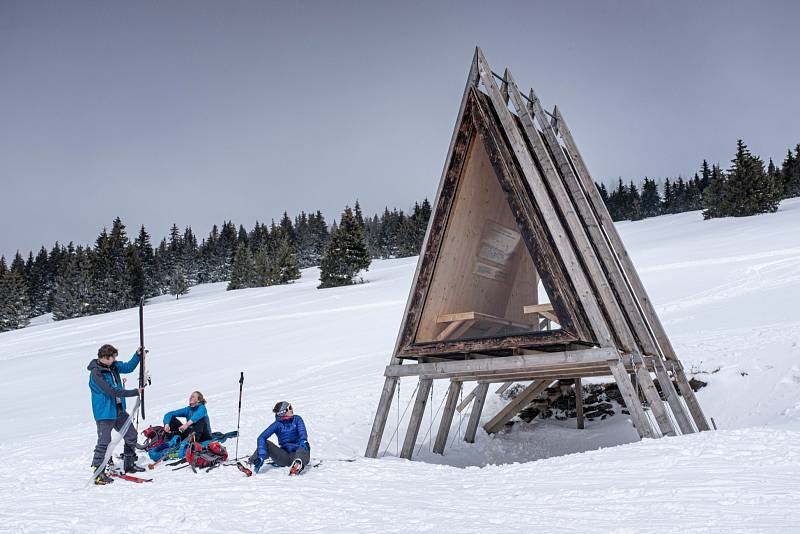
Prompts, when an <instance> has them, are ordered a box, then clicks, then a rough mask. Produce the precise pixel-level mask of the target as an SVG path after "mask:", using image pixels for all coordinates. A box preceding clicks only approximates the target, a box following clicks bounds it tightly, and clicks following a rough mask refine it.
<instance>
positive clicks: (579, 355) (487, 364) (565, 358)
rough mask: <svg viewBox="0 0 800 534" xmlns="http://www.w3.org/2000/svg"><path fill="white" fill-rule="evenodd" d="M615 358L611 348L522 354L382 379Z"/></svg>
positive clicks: (403, 370) (408, 369) (397, 372)
mask: <svg viewBox="0 0 800 534" xmlns="http://www.w3.org/2000/svg"><path fill="white" fill-rule="evenodd" d="M616 358H618V353H617V351H616V350H615V349H613V348H606V349H584V350H575V351H564V352H552V353H547V354H530V355H529V354H524V355H520V356H501V357H497V358H485V359H481V360H453V361H448V362H431V363H418V364H410V365H389V366H387V367H386V370H385V372H384V376H423V377H426V378H453V377H457V376H463V375H466V374H468V373H474V372H489V373H491V372H521V371H537V370H546V369H548V368H550V367H553V366H559V365H561V366H564V365H569V364H591V363H603V362H606V361H608V360H613V359H616Z"/></svg>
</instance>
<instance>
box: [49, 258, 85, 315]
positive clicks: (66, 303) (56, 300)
mask: <svg viewBox="0 0 800 534" xmlns="http://www.w3.org/2000/svg"><path fill="white" fill-rule="evenodd" d="M79 274H80V273H79V266H78V258H77V256H73V257H72V258H70V261H68V262H67V264H66V265H65V266H64V269H63V271H62V272H61V273H60V274H59V275H58V277H57V278H56V287H55V290H54V294H53V319H54V320H56V321H61V320H63V319H72V318H73V317H80V316H81V314H82V313H83V302H82V300H81V296H80V293H79V290H80V289H79Z"/></svg>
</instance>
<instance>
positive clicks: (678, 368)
mask: <svg viewBox="0 0 800 534" xmlns="http://www.w3.org/2000/svg"><path fill="white" fill-rule="evenodd" d="M672 372H673V373H675V379H676V381H677V382H678V389H680V390H681V395H683V400H685V401H686V407H687V408H689V413H691V414H692V419H694V424H695V426H697V430H699V431H700V432H703V431H705V430H711V427H710V426H708V422H707V421H706V417H705V416H704V415H703V410H702V409H700V404H699V403H698V402H697V397H695V396H694V391H692V386H690V385H689V380H688V379H687V378H686V373H684V372H683V366H682V365H680V363H678V362H676V363H675V365H674V366H673V367H672Z"/></svg>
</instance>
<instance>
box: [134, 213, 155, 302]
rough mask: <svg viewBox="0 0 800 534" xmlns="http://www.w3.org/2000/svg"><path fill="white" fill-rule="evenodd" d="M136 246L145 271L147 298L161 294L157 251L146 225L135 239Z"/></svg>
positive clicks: (145, 293)
mask: <svg viewBox="0 0 800 534" xmlns="http://www.w3.org/2000/svg"><path fill="white" fill-rule="evenodd" d="M134 246H135V247H136V252H137V253H138V256H139V260H140V261H141V262H142V270H143V271H144V295H145V297H146V298H151V297H156V296H158V295H160V294H161V284H160V282H159V276H158V270H157V269H156V258H155V251H154V250H153V245H152V243H151V242H150V234H148V233H147V230H145V227H144V225H142V227H141V228H140V229H139V235H138V236H137V237H136V239H135V240H134Z"/></svg>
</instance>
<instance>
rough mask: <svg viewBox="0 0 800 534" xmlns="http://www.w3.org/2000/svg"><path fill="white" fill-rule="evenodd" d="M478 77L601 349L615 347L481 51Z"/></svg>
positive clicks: (540, 178)
mask: <svg viewBox="0 0 800 534" xmlns="http://www.w3.org/2000/svg"><path fill="white" fill-rule="evenodd" d="M477 60H478V74H479V76H480V80H481V82H482V83H483V86H484V88H485V89H486V91H487V93H488V96H489V99H490V101H491V102H492V106H493V108H494V111H495V113H496V114H497V117H498V118H499V119H500V123H501V125H502V127H503V131H504V132H505V134H506V136H507V138H508V142H509V144H510V145H511V148H512V150H513V153H514V156H515V157H516V159H517V161H518V162H519V165H520V168H521V170H522V173H523V175H524V176H525V178H526V180H527V182H528V185H529V187H530V190H531V192H532V193H533V196H534V198H535V201H536V206H537V208H538V209H539V211H540V212H541V215H542V219H543V220H544V222H545V224H546V225H547V229H548V232H549V234H550V237H551V238H552V239H553V241H554V243H555V246H556V249H557V250H558V253H559V255H560V256H561V259H562V261H563V263H564V269H565V270H566V272H567V273H568V274H569V278H570V280H571V282H572V284H573V285H574V287H575V290H576V292H577V296H578V300H579V301H580V303H581V304H582V305H583V309H584V312H585V314H586V316H587V318H588V320H589V322H590V324H591V326H592V331H593V333H594V335H595V337H596V339H597V340H598V342H599V344H600V346H602V347H610V346H613V339H612V334H611V331H610V330H609V326H608V324H607V323H606V320H605V317H604V316H603V313H602V311H601V310H600V305H599V303H598V301H597V299H596V297H595V294H594V290H593V289H592V287H591V286H590V284H589V281H588V280H587V275H586V273H585V272H584V271H583V267H582V266H581V264H580V261H579V260H578V257H577V255H576V251H575V250H574V249H573V247H572V243H571V242H570V240H569V234H568V233H567V232H566V230H565V228H564V227H563V226H562V224H561V218H560V217H559V213H558V211H557V210H556V209H555V208H554V206H553V203H552V201H551V200H550V193H549V192H548V190H547V188H546V187H545V184H544V180H543V179H542V177H541V175H540V174H539V171H538V170H537V168H536V164H535V163H534V161H533V157H532V155H531V153H530V152H529V151H528V147H527V146H526V144H525V140H524V139H523V138H522V134H521V133H520V131H519V129H518V128H517V125H516V123H515V121H514V118H513V116H512V115H511V112H510V111H509V110H508V107H507V106H506V104H505V102H504V101H503V97H502V95H501V94H500V90H499V89H498V88H497V84H495V82H494V78H493V75H492V69H491V67H489V64H488V63H487V61H486V58H485V57H484V56H483V52H482V51H481V50H480V49H478V50H477Z"/></svg>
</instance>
